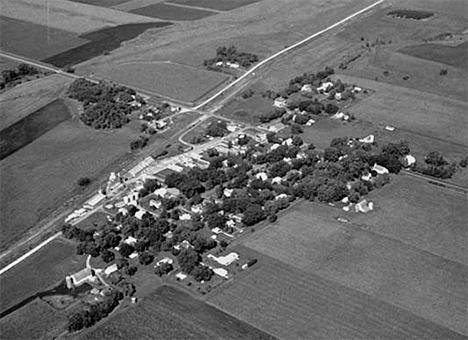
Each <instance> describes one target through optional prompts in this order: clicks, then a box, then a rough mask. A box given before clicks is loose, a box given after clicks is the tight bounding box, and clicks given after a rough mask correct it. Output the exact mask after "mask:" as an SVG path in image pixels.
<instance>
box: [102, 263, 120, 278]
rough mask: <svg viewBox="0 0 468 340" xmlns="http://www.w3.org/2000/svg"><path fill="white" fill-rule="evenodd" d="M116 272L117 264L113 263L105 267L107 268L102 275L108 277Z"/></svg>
mask: <svg viewBox="0 0 468 340" xmlns="http://www.w3.org/2000/svg"><path fill="white" fill-rule="evenodd" d="M117 270H119V268H118V267H117V264H115V263H114V264H113V265H111V266H109V267H107V268H106V269H105V270H104V274H105V275H106V276H109V275H111V274H112V273H113V272H116V271H117Z"/></svg>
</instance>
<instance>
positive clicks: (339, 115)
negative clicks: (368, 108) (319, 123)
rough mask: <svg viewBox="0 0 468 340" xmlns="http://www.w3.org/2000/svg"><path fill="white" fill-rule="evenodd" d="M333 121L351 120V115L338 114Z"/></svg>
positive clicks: (333, 117)
mask: <svg viewBox="0 0 468 340" xmlns="http://www.w3.org/2000/svg"><path fill="white" fill-rule="evenodd" d="M331 118H332V119H336V120H338V119H342V120H349V115H347V114H345V113H343V112H337V113H335V114H334V115H333V116H332V117H331Z"/></svg>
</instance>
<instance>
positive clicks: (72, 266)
mask: <svg viewBox="0 0 468 340" xmlns="http://www.w3.org/2000/svg"><path fill="white" fill-rule="evenodd" d="M75 254H76V246H75V245H73V244H70V243H68V242H65V241H62V240H55V241H52V242H51V243H49V244H48V245H47V246H45V247H44V248H43V249H41V250H40V251H38V252H36V253H34V254H33V255H31V256H30V257H28V258H27V259H26V260H24V261H23V262H21V263H20V264H18V265H17V266H15V267H13V268H12V269H10V270H9V271H7V272H5V273H4V274H2V276H1V277H0V282H1V284H0V293H1V294H0V295H1V299H0V301H1V311H2V312H4V311H5V310H7V309H9V308H11V307H13V306H14V305H16V304H18V303H20V302H21V301H23V300H25V299H27V298H28V297H30V296H32V295H34V294H36V293H38V292H41V291H43V290H45V289H47V288H49V287H51V286H53V285H55V284H58V283H59V282H60V281H61V280H63V279H65V276H66V275H67V274H69V273H73V272H75V271H77V270H79V269H83V267H84V266H85V258H84V257H80V256H77V255H75Z"/></svg>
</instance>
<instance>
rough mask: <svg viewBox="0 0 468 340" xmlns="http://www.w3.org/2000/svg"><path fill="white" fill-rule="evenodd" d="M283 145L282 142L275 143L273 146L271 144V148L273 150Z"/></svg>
mask: <svg viewBox="0 0 468 340" xmlns="http://www.w3.org/2000/svg"><path fill="white" fill-rule="evenodd" d="M280 146H281V145H280V144H273V145H272V146H270V150H271V151H273V150H276V149H278V148H279V147H280Z"/></svg>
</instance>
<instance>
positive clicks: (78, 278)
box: [70, 268, 93, 285]
mask: <svg viewBox="0 0 468 340" xmlns="http://www.w3.org/2000/svg"><path fill="white" fill-rule="evenodd" d="M92 275H93V272H92V270H91V268H84V269H82V270H80V271H79V272H77V273H75V274H73V275H70V276H71V278H72V279H73V283H74V284H75V285H79V284H81V283H83V281H86V280H87V279H88V278H89V277H90V276H92Z"/></svg>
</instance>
